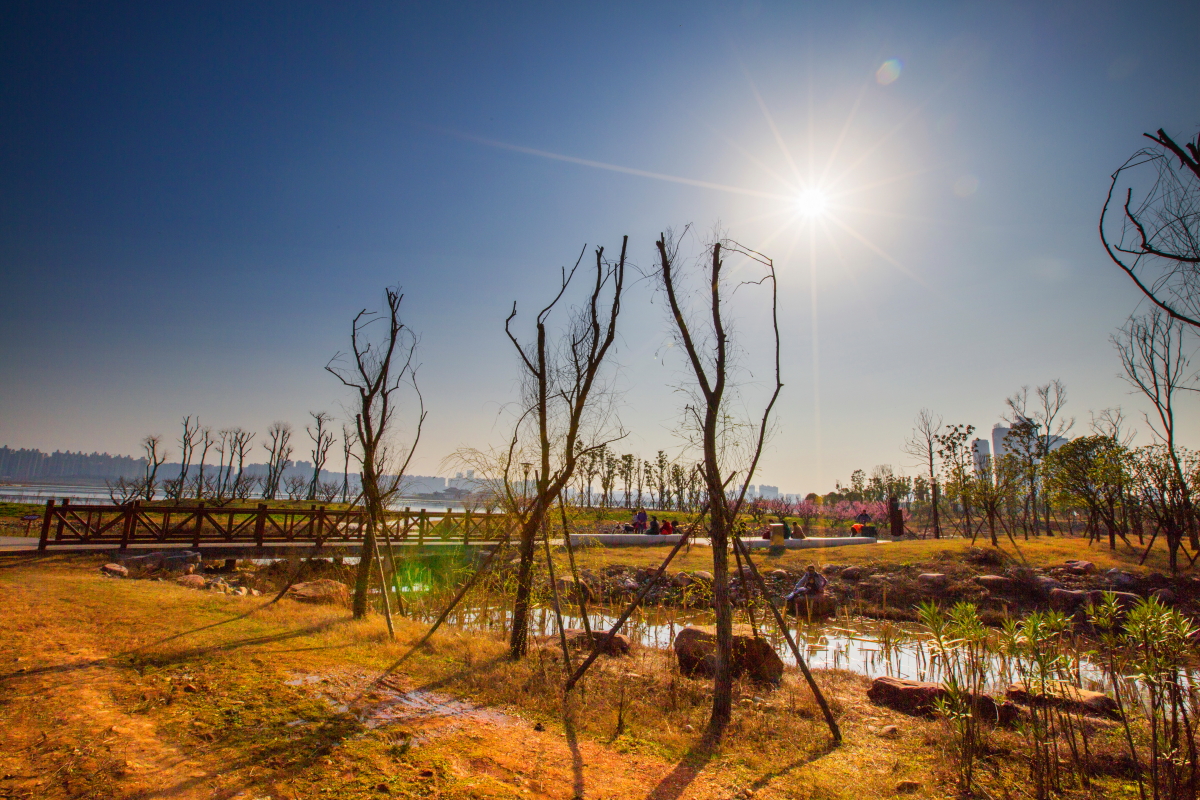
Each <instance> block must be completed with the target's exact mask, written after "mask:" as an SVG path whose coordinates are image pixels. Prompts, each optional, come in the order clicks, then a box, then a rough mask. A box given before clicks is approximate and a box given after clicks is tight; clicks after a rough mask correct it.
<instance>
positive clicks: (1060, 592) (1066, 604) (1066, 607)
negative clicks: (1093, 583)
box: [1050, 589, 1092, 614]
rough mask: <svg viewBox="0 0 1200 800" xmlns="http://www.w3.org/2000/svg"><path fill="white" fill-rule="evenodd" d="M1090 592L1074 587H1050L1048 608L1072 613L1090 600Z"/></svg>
mask: <svg viewBox="0 0 1200 800" xmlns="http://www.w3.org/2000/svg"><path fill="white" fill-rule="evenodd" d="M1091 595H1092V593H1091V592H1085V591H1079V590H1075V589H1051V590H1050V608H1051V609H1053V610H1054V611H1062V612H1063V613H1065V614H1074V613H1075V612H1076V611H1078V610H1079V609H1081V608H1083V607H1084V606H1085V605H1087V604H1088V603H1090V602H1092V597H1091Z"/></svg>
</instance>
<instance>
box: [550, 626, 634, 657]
mask: <svg viewBox="0 0 1200 800" xmlns="http://www.w3.org/2000/svg"><path fill="white" fill-rule="evenodd" d="M563 635H564V636H566V638H567V647H573V648H575V649H577V650H587V651H589V652H591V650H592V649H593V648H595V646H596V645H598V644H600V645H604V647H603V649H602V650H601V651H600V653H601V655H606V656H627V655H629V639H628V638H627V637H626V636H625V634H623V633H618V634H617V635H616V636H614V637H612V641H607V640H608V631H592V632H591V634H590V635H589V634H588V632H587V631H584V630H580V629H578V628H564V629H563Z"/></svg>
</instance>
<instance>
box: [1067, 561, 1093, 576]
mask: <svg viewBox="0 0 1200 800" xmlns="http://www.w3.org/2000/svg"><path fill="white" fill-rule="evenodd" d="M1067 571H1068V572H1072V573H1074V574H1076V575H1095V574H1096V573H1097V572H1098V570H1097V569H1096V565H1095V564H1093V563H1092V562H1090V561H1074V560H1072V561H1068V562H1067Z"/></svg>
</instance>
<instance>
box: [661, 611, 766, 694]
mask: <svg viewBox="0 0 1200 800" xmlns="http://www.w3.org/2000/svg"><path fill="white" fill-rule="evenodd" d="M675 656H676V658H677V659H678V661H679V670H680V672H682V673H683V674H684V675H688V676H690V677H706V678H711V677H712V676H713V673H714V671H715V669H716V661H717V631H716V628H715V627H714V626H711V625H693V626H688V627H686V628H684V629H683V630H681V631H680V632H679V633H678V634H676V636H675ZM730 667H731V672H732V673H733V677H734V678H738V677H740V676H742V675H746V676H748V677H749V678H750V679H751V680H753V681H755V682H757V683H765V684H771V685H775V686H778V685H779V682H780V680H781V679H782V678H783V660H782V659H781V658H780V657H779V654H778V653H776V652H775V648H774V647H772V646H771V643H770V642H768V641H767V640H766V639H764V638H763V637H761V636H755V635H754V633H753V631H752V630H751V629H750V626H749V625H734V626H733V653H732V663H731V665H730Z"/></svg>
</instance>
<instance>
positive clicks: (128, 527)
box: [121, 500, 138, 550]
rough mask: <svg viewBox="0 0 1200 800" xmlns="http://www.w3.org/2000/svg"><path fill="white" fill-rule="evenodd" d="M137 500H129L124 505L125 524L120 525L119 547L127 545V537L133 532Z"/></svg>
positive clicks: (123, 547)
mask: <svg viewBox="0 0 1200 800" xmlns="http://www.w3.org/2000/svg"><path fill="white" fill-rule="evenodd" d="M137 505H138V501H137V500H130V501H129V502H128V503H127V504H126V505H125V524H124V525H122V526H121V549H122V550H124V549H125V548H127V547H129V538H130V536H131V535H132V534H133V526H134V524H135V523H136V522H137Z"/></svg>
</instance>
